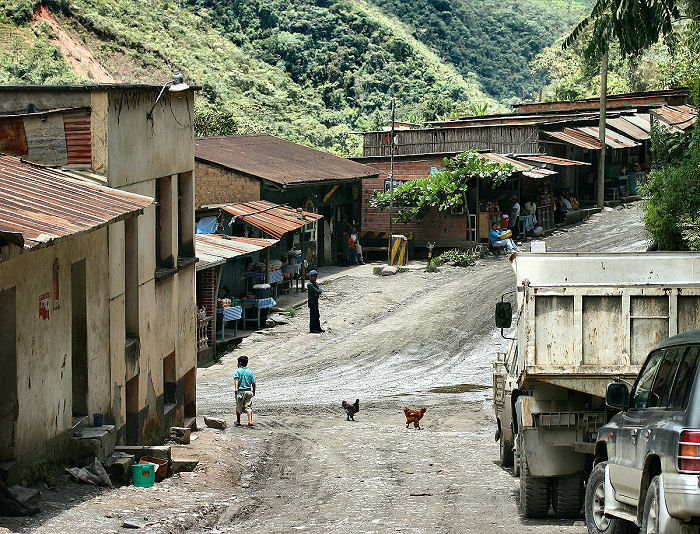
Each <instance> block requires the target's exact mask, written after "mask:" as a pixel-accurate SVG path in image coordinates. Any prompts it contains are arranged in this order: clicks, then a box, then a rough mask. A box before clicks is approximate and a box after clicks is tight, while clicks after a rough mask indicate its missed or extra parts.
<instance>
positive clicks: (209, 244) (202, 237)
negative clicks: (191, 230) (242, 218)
mask: <svg viewBox="0 0 700 534" xmlns="http://www.w3.org/2000/svg"><path fill="white" fill-rule="evenodd" d="M277 243H279V240H277V239H260V238H255V237H238V236H227V235H220V234H195V236H194V246H195V253H196V255H197V258H199V261H198V262H197V267H196V268H197V270H198V271H200V270H202V269H208V268H209V267H214V266H215V265H221V264H222V263H226V262H227V261H228V260H230V259H231V258H236V257H238V256H245V255H247V254H251V253H253V252H257V251H259V250H263V249H265V248H267V247H271V246H272V245H275V244H277Z"/></svg>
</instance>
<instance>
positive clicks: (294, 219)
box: [220, 200, 323, 239]
mask: <svg viewBox="0 0 700 534" xmlns="http://www.w3.org/2000/svg"><path fill="white" fill-rule="evenodd" d="M220 208H221V209H223V210H224V211H226V212H228V213H230V214H231V215H233V216H234V217H235V218H236V219H241V220H242V221H245V222H246V223H248V224H250V225H252V226H255V227H256V228H259V229H260V230H262V231H263V232H265V233H267V234H270V235H271V236H273V237H275V238H277V239H279V238H280V237H282V236H283V235H284V234H286V233H287V232H293V231H294V230H297V229H298V228H301V227H302V226H305V225H307V224H310V223H313V222H316V221H318V220H319V219H323V215H319V214H318V213H310V212H308V211H302V210H301V209H294V208H288V207H286V206H280V205H279V204H273V203H272V202H267V201H266V200H256V201H253V202H245V203H243V204H226V205H224V206H220Z"/></svg>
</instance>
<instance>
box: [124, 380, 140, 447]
mask: <svg viewBox="0 0 700 534" xmlns="http://www.w3.org/2000/svg"><path fill="white" fill-rule="evenodd" d="M138 443H139V375H136V376H135V377H134V378H132V379H131V380H128V381H127V382H126V444H127V445H138Z"/></svg>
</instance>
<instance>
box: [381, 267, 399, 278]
mask: <svg viewBox="0 0 700 534" xmlns="http://www.w3.org/2000/svg"><path fill="white" fill-rule="evenodd" d="M398 270H399V269H398V268H397V267H394V266H393V265H389V266H388V267H384V268H383V269H382V276H391V275H393V274H396V273H397V272H398Z"/></svg>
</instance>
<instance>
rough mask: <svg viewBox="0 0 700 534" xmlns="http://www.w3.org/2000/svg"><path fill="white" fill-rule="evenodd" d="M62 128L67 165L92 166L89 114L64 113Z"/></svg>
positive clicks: (83, 112)
mask: <svg viewBox="0 0 700 534" xmlns="http://www.w3.org/2000/svg"><path fill="white" fill-rule="evenodd" d="M63 127H64V129H65V132H66V151H67V153H68V164H69V165H91V164H92V139H91V134H90V113H88V112H86V111H81V112H71V113H68V112H67V113H64V115H63Z"/></svg>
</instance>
